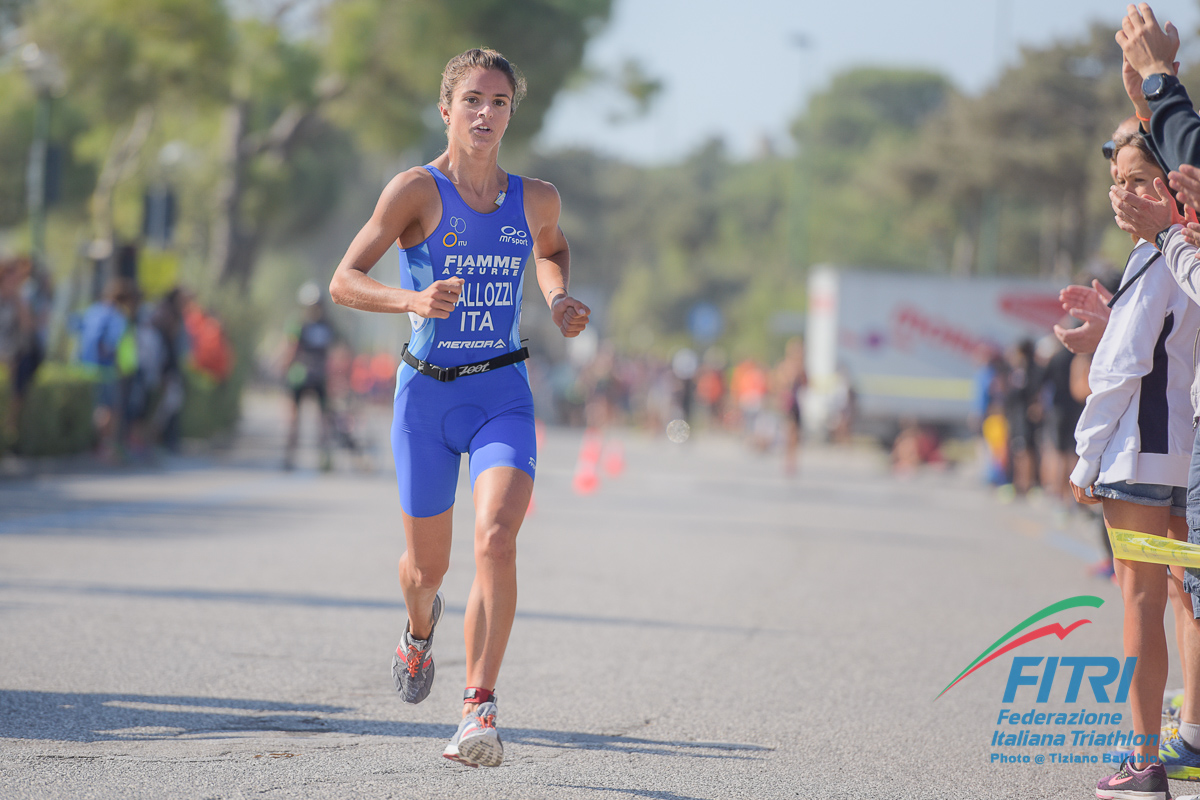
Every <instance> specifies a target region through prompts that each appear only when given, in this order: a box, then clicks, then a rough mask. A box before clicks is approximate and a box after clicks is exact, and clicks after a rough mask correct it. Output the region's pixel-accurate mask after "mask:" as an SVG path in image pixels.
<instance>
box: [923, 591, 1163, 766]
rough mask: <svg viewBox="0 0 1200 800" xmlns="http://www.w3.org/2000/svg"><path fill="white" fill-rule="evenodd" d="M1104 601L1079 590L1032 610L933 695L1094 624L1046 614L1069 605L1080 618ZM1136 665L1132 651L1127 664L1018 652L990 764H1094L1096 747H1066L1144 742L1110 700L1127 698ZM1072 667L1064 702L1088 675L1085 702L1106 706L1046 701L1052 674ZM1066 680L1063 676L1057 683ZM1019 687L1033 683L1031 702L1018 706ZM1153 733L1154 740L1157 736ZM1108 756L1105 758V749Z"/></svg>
mask: <svg viewBox="0 0 1200 800" xmlns="http://www.w3.org/2000/svg"><path fill="white" fill-rule="evenodd" d="M1102 605H1104V600H1102V599H1101V598H1099V597H1095V596H1093V595H1080V596H1078V597H1068V598H1067V599H1066V600H1060V601H1058V602H1057V603H1051V604H1050V605H1048V606H1046V607H1045V608H1043V609H1042V610H1040V611H1038V612H1036V613H1034V614H1031V615H1030V616H1028V617H1026V618H1025V619H1023V620H1021V622H1019V623H1018V624H1017V625H1015V626H1014V627H1013V628H1012V629H1010V630H1009V631H1007V632H1006V633H1005V634H1004V635H1003V636H1001V637H1000V638H999V639H997V640H996V641H994V642H992V644H991V645H989V646H988V647H987V648H986V649H985V650H984V651H983V652H982V653H980V654H979V655H978V656H976V658H975V660H974V661H972V662H971V663H970V664H968V665H967V666H966V668H965V669H964V670H963V671H962V672H960V673H958V675H957V676H956V677H955V678H954V680H952V681H950V683H949V684H947V685H946V688H944V689H942V691H941V692H939V693H938V696H937V697H935V698H934V700H935V701H936V700H937V699H938V698H940V697H941V696H942V695H944V694H945V693H946V692H948V691H950V690H951V689H953V688H954V687H955V686H957V685H958V684H959V683H961V682H962V681H963V680H964V679H965V678H967V677H968V676H970V675H971V674H972V673H974V672H976V671H977V670H979V669H980V668H981V667H983V666H984V665H986V664H989V663H991V662H992V661H995V660H996V659H997V658H999V657H1000V656H1003V655H1005V654H1007V653H1011V652H1012V651H1014V650H1016V649H1017V648H1019V647H1021V646H1023V645H1026V644H1029V643H1030V642H1035V641H1037V640H1039V639H1044V638H1045V637H1048V636H1057V637H1058V639H1059V641H1062V640H1064V639H1066V638H1067V636H1069V635H1070V634H1071V632H1072V631H1074V630H1076V629H1078V628H1079V627H1081V626H1083V625H1087V624H1089V623H1091V620H1090V619H1086V618H1079V619H1074V620H1071V621H1069V622H1066V624H1064V623H1063V622H1062V621H1056V622H1047V623H1046V624H1039V623H1042V622H1043V621H1045V620H1047V618H1049V617H1052V616H1054V615H1055V614H1060V613H1062V612H1068V611H1072V612H1074V614H1073V615H1072V616H1075V617H1081V615H1082V614H1084V613H1087V612H1086V611H1085V610H1084V609H1095V608H1099V607H1100V606H1102ZM1136 665H1137V659H1136V658H1134V657H1130V658H1126V659H1125V662H1124V664H1122V663H1121V661H1120V660H1119V659H1116V658H1113V657H1111V656H1098V657H1097V656H1091V657H1088V656H1063V657H1059V656H1048V657H1047V656H1013V659H1012V666H1011V668H1010V669H1009V673H1008V681H1007V682H1006V683H1005V686H1004V696H1003V698H1002V699H1001V704H1002V706H1001V708H1000V712H999V714H998V715H997V716H996V722H995V726H996V728H995V730H994V731H992V735H991V742H990V745H991V747H992V749H993V751H992V752H991V753H990V754H989V759H990V760H991V762H993V763H997V762H999V763H1035V764H1044V763H1046V762H1047V761H1049V763H1051V764H1068V763H1096V762H1098V761H1100V760H1101V759H1100V756H1099V755H1097V754H1095V753H1088V752H1079V751H1078V750H1076V751H1074V752H1072V751H1071V750H1069V749H1064V748H1082V747H1099V746H1104V747H1114V746H1116V747H1127V746H1130V745H1141V744H1145V743H1147V742H1146V739H1147V737H1145V736H1138V735H1135V734H1134V732H1133V731H1132V730H1124V731H1123V730H1121V729H1120V726H1121V724H1122V721H1123V714H1122V713H1120V712H1119V711H1113V710H1112V709H1113V704H1117V703H1124V702H1125V701H1126V699H1127V698H1128V696H1129V687H1130V684H1131V683H1132V681H1133V670H1134V667H1135V666H1136ZM1039 667H1040V672H1039V669H1038V668H1039ZM1060 668H1061V669H1060ZM1089 670H1091V671H1090V673H1089ZM1068 673H1069V675H1070V678H1069V680H1068V681H1067V687H1066V694H1065V696H1064V697H1063V698H1062V701H1063V702H1065V703H1068V704H1074V703H1077V702H1078V701H1079V695H1080V692H1081V690H1082V689H1083V688H1084V678H1086V679H1087V686H1088V688H1089V689H1090V690H1091V692H1090V695H1091V696H1090V697H1089V698H1085V702H1088V703H1089V704H1090V703H1091V702H1092V701H1094V702H1095V703H1097V704H1100V708H1101V709H1109V710H1096V709H1094V708H1093V709H1089V708H1087V707H1086V706H1085V707H1073V708H1070V709H1063V710H1054V709H1051V708H1050V707H1048V706H1047V705H1046V704H1047V703H1049V702H1050V695H1051V690H1052V689H1053V688H1054V685H1055V681H1054V679H1055V676H1056V675H1066V674H1068ZM1061 684H1062V681H1059V685H1061ZM1113 684H1116V691H1115V693H1114V694H1112V695H1110V693H1109V691H1108V687H1110V686H1112V685H1113ZM1021 687H1030V689H1029V690H1027V691H1026V693H1025V694H1026V697H1025V698H1024V701H1025V702H1029V701H1030V700H1032V704H1031V705H1029V706H1022V707H1015V705H1013V704H1015V702H1016V698H1017V694H1018V692H1019V690H1020V689H1021ZM1033 687H1036V691H1037V694H1036V697H1028V695H1029V694H1030V693H1031V692H1032V689H1033ZM1097 726H1100V727H1097ZM1154 738H1155V739H1157V736H1154ZM1139 740H1141V741H1139ZM1035 747H1041V748H1053V749H1052V750H1048V751H1047V752H1042V753H1038V752H1029V751H1028V750H1027V748H1035ZM1104 760H1108V757H1107V755H1106V756H1105V758H1104Z"/></svg>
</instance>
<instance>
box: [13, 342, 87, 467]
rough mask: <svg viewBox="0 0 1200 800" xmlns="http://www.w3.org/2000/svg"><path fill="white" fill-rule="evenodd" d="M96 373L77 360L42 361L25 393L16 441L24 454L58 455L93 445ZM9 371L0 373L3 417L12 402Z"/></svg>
mask: <svg viewBox="0 0 1200 800" xmlns="http://www.w3.org/2000/svg"><path fill="white" fill-rule="evenodd" d="M95 385H96V378H95V373H94V372H92V371H91V370H88V369H86V368H84V367H81V366H78V365H74V364H60V363H55V362H47V363H45V364H42V366H41V367H40V368H39V369H38V371H37V375H36V376H35V378H34V381H33V385H32V386H31V387H29V393H28V394H27V395H26V397H25V406H24V408H22V409H21V418H20V419H19V420H18V421H17V441H16V442H15V443H14V442H5V444H6V445H8V446H12V445H15V446H16V449H17V451H18V452H19V453H21V455H26V456H58V455H66V454H69V453H82V452H85V451H87V450H88V449H90V448H91V446H92V442H93V440H94V436H95V433H94V430H93V427H92V398H93V396H94V387H95ZM11 393H12V389H11V386H10V384H9V379H8V373H7V371H4V373H3V374H0V419H2V420H7V419H8V408H9V404H10V403H11V402H12V399H11Z"/></svg>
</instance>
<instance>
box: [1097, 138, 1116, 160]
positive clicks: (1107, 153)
mask: <svg viewBox="0 0 1200 800" xmlns="http://www.w3.org/2000/svg"><path fill="white" fill-rule="evenodd" d="M1116 149H1117V146H1116V145H1115V144H1114V143H1113V140H1112V139H1109V140H1108V141H1107V142H1105V143H1104V144H1102V145H1100V152H1101V153H1104V157H1105V158H1106V159H1108V160H1109V161H1112V157H1113V152H1114V151H1115V150H1116Z"/></svg>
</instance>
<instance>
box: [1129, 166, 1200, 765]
mask: <svg viewBox="0 0 1200 800" xmlns="http://www.w3.org/2000/svg"><path fill="white" fill-rule="evenodd" d="M1195 172H1196V171H1195V170H1194V168H1192V167H1187V168H1186V174H1181V173H1177V172H1172V173H1171V174H1170V178H1171V186H1172V188H1174V189H1176V191H1177V192H1178V194H1177V197H1178V199H1179V200H1181V201H1183V202H1185V203H1187V204H1188V206H1189V208H1188V217H1187V220H1185V219H1184V218H1183V217H1182V216H1181V215H1180V213H1179V209H1178V207H1177V206H1176V204H1175V203H1174V202H1169V201H1163V200H1159V199H1152V198H1150V197H1145V196H1139V195H1136V194H1131V193H1129V192H1127V191H1125V190H1123V189H1122V188H1120V187H1113V189H1112V191H1111V193H1110V195H1111V200H1112V206H1113V211H1114V212H1116V215H1117V217H1116V219H1117V224H1118V225H1119V226H1120V227H1121V229H1122V230H1124V231H1127V232H1129V233H1131V234H1133V235H1135V236H1140V237H1143V238H1146V237H1149V238H1151V239H1153V240H1154V241H1155V243H1156V246H1157V247H1158V248H1160V251H1161V252H1162V254H1163V256H1162V258H1163V261H1165V262H1166V265H1167V268H1168V270H1169V271H1170V272H1171V275H1172V277H1173V278H1174V280H1175V281H1176V283H1177V284H1178V285H1179V287H1180V288H1181V289H1182V290H1183V292H1184V293H1185V294H1187V296H1188V297H1190V298H1191V299H1192V301H1193V302H1194V303H1200V261H1197V255H1200V250H1198V249H1197V244H1198V243H1200V226H1197V225H1196V223H1195V219H1196V216H1195V209H1196V207H1200V174H1197V175H1194V174H1193V173H1195ZM1155 189H1156V191H1155V194H1157V195H1159V196H1160V197H1163V196H1166V195H1167V189H1166V186H1164V185H1163V184H1162V183H1161V181H1159V182H1156V184H1155ZM1188 221H1190V223H1191V224H1190V225H1188V226H1187V227H1185V226H1184V223H1185V222H1188ZM1188 228H1191V229H1192V230H1188ZM1192 336H1193V347H1195V346H1196V345H1197V344H1200V331H1193V332H1192ZM1194 352H1195V351H1193V353H1194ZM1191 417H1192V419H1193V426H1194V425H1195V421H1196V419H1197V418H1200V373H1198V374H1197V375H1196V377H1195V379H1194V380H1193V382H1192V388H1191ZM1187 499H1188V527H1189V539H1188V541H1190V542H1191V543H1192V544H1200V433H1198V434H1197V435H1196V437H1195V442H1194V444H1193V450H1192V462H1191V469H1190V471H1189V474H1188V497H1187ZM1179 572H1180V570H1179V569H1178V568H1173V569H1172V576H1173V577H1178V573H1179ZM1182 588H1183V589H1184V591H1185V592H1188V593H1190V595H1188V594H1185V595H1184V597H1189V596H1190V599H1191V605H1192V609H1191V610H1192V612H1193V613H1192V616H1193V617H1196V618H1200V575H1198V574H1197V573H1196V571H1194V570H1191V569H1189V570H1187V571H1186V574H1184V576H1183V584H1182ZM1177 619H1178V617H1177ZM1182 630H1183V633H1184V636H1183V639H1182V641H1181V642H1180V645H1179V651H1180V656H1181V658H1182V660H1183V665H1184V670H1183V677H1184V697H1183V703H1182V705H1181V707H1180V714H1179V728H1178V729H1177V731H1176V733H1175V735H1174V736H1172V737H1169V738H1168V739H1167V740H1166V741H1165V742H1164V743H1163V744H1162V745H1161V746H1160V758H1161V759H1162V760H1163V762H1164V765H1165V767H1166V773H1167V775H1168V777H1170V778H1176V779H1183V780H1200V619H1195V620H1194V622H1193V624H1192V625H1190V626H1187V625H1185V626H1183V627H1182Z"/></svg>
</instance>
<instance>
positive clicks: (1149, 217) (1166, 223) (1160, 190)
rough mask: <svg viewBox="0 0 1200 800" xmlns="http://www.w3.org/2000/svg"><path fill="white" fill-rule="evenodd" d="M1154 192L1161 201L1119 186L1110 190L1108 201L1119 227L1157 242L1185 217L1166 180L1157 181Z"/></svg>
mask: <svg viewBox="0 0 1200 800" xmlns="http://www.w3.org/2000/svg"><path fill="white" fill-rule="evenodd" d="M1154 191H1155V192H1156V193H1157V194H1158V197H1157V198H1155V197H1149V196H1139V195H1136V194H1134V193H1133V192H1127V191H1125V190H1124V189H1122V188H1120V187H1118V186H1113V187H1112V188H1110V189H1109V190H1108V198H1109V200H1110V201H1111V203H1112V210H1113V212H1114V213H1115V214H1116V222H1117V227H1118V228H1120V229H1121V230H1123V231H1125V232H1126V233H1130V234H1133V235H1134V236H1136V237H1138V238H1139V239H1145V240H1146V241H1147V242H1153V241H1154V237H1155V236H1156V235H1157V234H1158V232H1159V231H1161V230H1162V229H1163V228H1168V227H1170V226H1171V225H1174V224H1175V223H1177V222H1182V221H1183V217H1182V215H1181V214H1180V213H1179V209H1178V208H1177V207H1176V206H1175V202H1174V201H1173V200H1172V199H1171V195H1170V193H1169V192H1168V191H1167V185H1166V184H1165V183H1163V181H1162V178H1155V179H1154Z"/></svg>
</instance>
